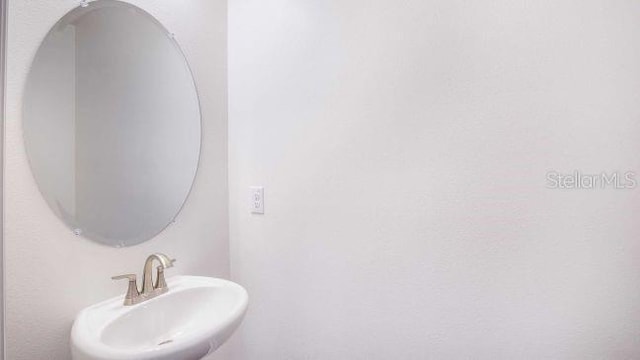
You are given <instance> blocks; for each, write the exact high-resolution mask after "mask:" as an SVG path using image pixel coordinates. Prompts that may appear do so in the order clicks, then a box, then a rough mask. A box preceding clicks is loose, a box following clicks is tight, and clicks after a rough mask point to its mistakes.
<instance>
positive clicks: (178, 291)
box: [71, 276, 248, 360]
mask: <svg viewBox="0 0 640 360" xmlns="http://www.w3.org/2000/svg"><path fill="white" fill-rule="evenodd" d="M167 284H168V286H169V292H167V293H166V294H163V295H160V296H158V297H156V298H153V299H151V300H148V301H145V302H143V303H140V304H138V305H133V306H124V305H122V301H123V297H122V296H119V297H117V298H113V299H109V300H106V301H103V302H101V303H98V304H96V305H93V306H90V307H88V308H85V309H84V310H82V311H81V312H80V313H79V314H78V316H77V317H76V320H75V322H74V324H73V329H72V330H71V348H72V358H73V359H74V360H151V359H154V360H197V359H202V358H203V357H204V356H206V355H207V354H209V353H211V352H213V351H214V350H216V349H217V348H218V347H219V346H220V345H222V343H224V342H225V341H226V340H227V339H228V338H229V337H230V336H231V334H232V333H233V332H234V331H235V329H236V328H237V327H238V325H239V324H240V322H241V321H242V318H243V316H244V313H245V312H246V309H247V304H248V295H247V292H246V291H245V290H244V288H242V287H241V286H240V285H238V284H235V283H233V282H230V281H226V280H222V279H215V278H207V277H197V276H176V277H172V278H170V279H168V280H167Z"/></svg>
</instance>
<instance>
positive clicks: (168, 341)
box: [158, 340, 173, 346]
mask: <svg viewBox="0 0 640 360" xmlns="http://www.w3.org/2000/svg"><path fill="white" fill-rule="evenodd" d="M172 342H173V340H165V341H163V342H161V343H158V346H160V345H166V344H169V343H172Z"/></svg>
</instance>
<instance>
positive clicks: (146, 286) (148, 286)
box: [142, 253, 175, 295]
mask: <svg viewBox="0 0 640 360" xmlns="http://www.w3.org/2000/svg"><path fill="white" fill-rule="evenodd" d="M154 261H158V262H159V263H160V266H158V274H157V279H156V284H157V286H154V284H153V280H152V271H153V263H154ZM174 261H175V260H174V259H170V258H169V257H168V256H167V255H165V254H161V253H155V254H151V255H149V257H148V258H147V261H145V262H144V272H143V273H142V276H143V279H142V294H143V295H148V294H151V293H152V292H153V291H154V290H156V288H160V287H166V284H165V282H164V269H167V268H170V267H172V266H173V262H174ZM161 276H162V279H160V277H161Z"/></svg>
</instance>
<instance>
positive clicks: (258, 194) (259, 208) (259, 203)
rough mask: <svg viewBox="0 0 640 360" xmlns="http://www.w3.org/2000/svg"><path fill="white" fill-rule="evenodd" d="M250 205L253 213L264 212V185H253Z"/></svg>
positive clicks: (250, 190) (250, 191) (250, 189)
mask: <svg viewBox="0 0 640 360" xmlns="http://www.w3.org/2000/svg"><path fill="white" fill-rule="evenodd" d="M249 193H250V198H249V207H250V208H251V213H252V214H264V187H262V186H251V187H250V188H249Z"/></svg>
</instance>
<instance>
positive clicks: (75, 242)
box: [4, 0, 229, 360]
mask: <svg viewBox="0 0 640 360" xmlns="http://www.w3.org/2000/svg"><path fill="white" fill-rule="evenodd" d="M131 3H133V4H135V5H138V6H140V7H142V8H144V9H145V10H147V11H148V12H150V13H151V14H152V15H154V16H155V17H156V18H158V19H159V20H160V21H161V22H162V23H163V24H164V25H165V26H166V27H167V28H168V29H169V30H170V31H172V32H174V33H176V35H177V37H178V41H179V42H180V44H181V46H182V48H183V50H184V52H185V53H186V56H187V59H188V60H189V62H190V64H191V66H192V69H193V72H194V75H195V79H196V83H197V85H198V90H199V92H200V97H201V105H202V115H203V140H204V141H203V146H202V158H201V164H200V169H199V172H198V175H197V177H196V180H195V185H194V189H193V192H192V194H191V196H190V198H189V200H188V201H187V203H186V205H185V208H184V209H183V211H182V212H181V213H180V215H179V216H178V218H177V223H176V224H175V225H173V226H171V227H170V228H169V229H167V230H166V231H164V232H163V233H161V234H160V235H159V236H157V237H156V238H154V239H153V240H151V241H149V242H147V243H145V244H143V245H140V246H136V247H133V248H126V249H112V248H107V247H103V246H100V245H97V244H95V243H92V242H89V241H87V240H84V239H82V238H78V237H75V236H73V235H72V234H71V232H70V231H69V230H68V229H67V228H66V227H65V226H64V225H63V224H62V222H61V221H60V220H59V219H58V218H56V217H55V216H54V214H53V213H52V212H51V210H50V209H49V208H48V207H47V205H46V203H45V201H44V200H43V198H42V196H41V195H40V193H39V192H38V188H37V187H36V185H35V182H34V179H33V177H32V175H31V172H30V169H29V166H28V162H27V158H26V156H25V149H24V145H23V140H22V130H21V112H22V109H21V105H22V94H23V90H24V83H25V79H26V76H27V73H28V70H29V66H30V64H31V62H32V60H33V56H34V54H35V52H36V50H37V48H38V46H39V44H40V42H41V40H42V39H43V38H44V36H45V34H46V33H47V31H48V30H49V28H50V27H51V26H52V25H53V24H54V23H55V22H56V21H57V20H58V18H60V17H61V16H62V15H64V14H65V13H66V12H67V11H69V10H70V9H71V8H73V7H74V6H77V4H78V1H72V0H60V1H34V0H31V1H24V0H10V1H9V40H8V71H7V73H8V84H7V120H6V144H5V145H6V162H5V169H6V176H5V189H4V191H5V196H6V198H5V209H6V218H5V227H4V236H5V238H4V242H5V249H6V264H5V268H6V289H5V291H6V293H5V295H6V307H7V310H6V329H7V333H6V335H7V359H11V360H34V359H56V360H64V359H69V357H70V355H69V346H68V343H69V331H70V329H71V324H72V322H73V318H74V315H75V313H76V312H77V311H78V310H80V309H81V308H83V307H84V306H87V305H90V304H92V303H95V302H97V301H99V300H102V299H105V298H107V297H111V296H115V295H117V294H120V293H123V292H124V291H125V287H126V284H123V283H115V282H112V281H111V280H110V277H111V276H112V275H115V274H121V273H128V272H137V273H139V272H140V271H141V270H142V265H143V262H144V259H145V257H146V255H148V254H149V253H152V252H156V251H161V252H165V253H167V254H170V255H172V256H174V257H176V258H177V259H178V262H177V263H176V267H175V268H173V269H171V270H170V272H171V273H172V274H198V275H210V276H219V277H227V276H228V274H229V263H228V234H227V232H228V225H227V224H228V221H227V217H228V212H227V118H226V117H227V99H226V92H227V84H226V76H227V68H226V61H227V58H226V41H227V38H226V37H227V35H226V28H227V25H226V16H227V14H226V12H227V10H226V1H211V0H190V1H188V2H183V1H174V0H136V1H131ZM168 275H169V274H168ZM213 358H222V357H221V356H214V357H213Z"/></svg>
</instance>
